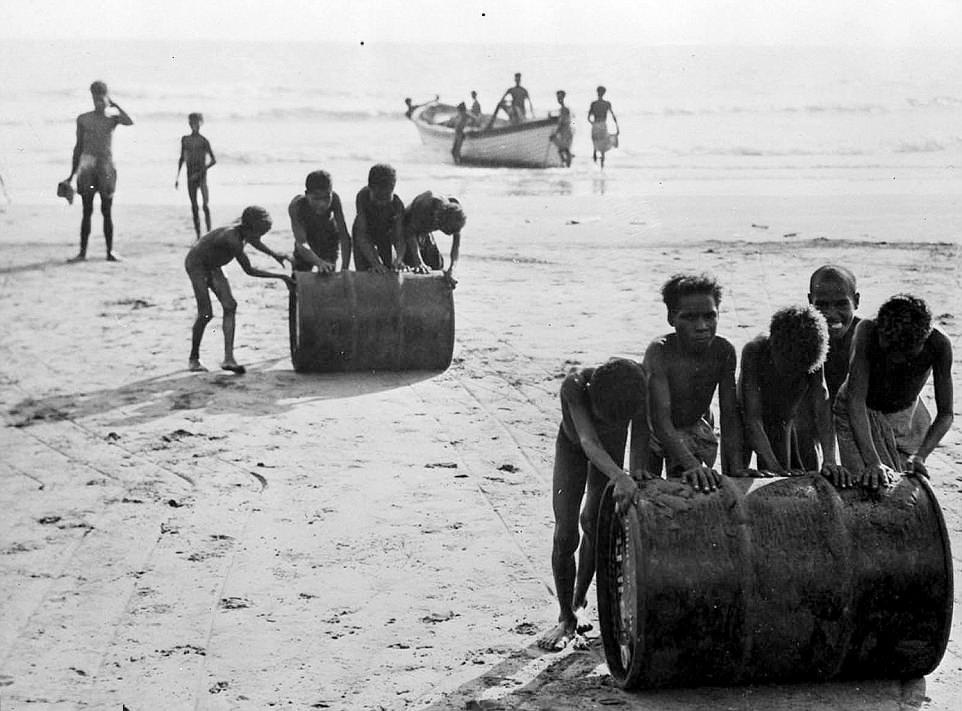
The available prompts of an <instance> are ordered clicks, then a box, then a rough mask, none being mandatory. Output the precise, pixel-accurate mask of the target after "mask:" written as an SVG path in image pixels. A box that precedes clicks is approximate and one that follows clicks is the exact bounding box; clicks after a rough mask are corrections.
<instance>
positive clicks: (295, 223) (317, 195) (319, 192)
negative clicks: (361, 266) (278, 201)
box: [287, 186, 351, 274]
mask: <svg viewBox="0 0 962 711" xmlns="http://www.w3.org/2000/svg"><path fill="white" fill-rule="evenodd" d="M302 199H304V200H307V202H308V204H309V205H310V207H311V210H313V211H314V212H315V213H317V214H318V215H325V214H327V213H329V212H330V211H331V210H332V209H334V208H333V205H334V202H333V201H334V191H333V189H332V188H331V187H330V186H329V187H326V188H318V189H316V190H306V191H304V196H303V198H302ZM297 201H298V198H295V199H294V200H292V201H291V204H290V205H289V206H288V208H287V214H288V215H289V216H290V218H291V231H292V232H293V233H294V251H295V253H296V254H297V256H299V257H301V258H303V259H305V260H307V261H308V262H310V263H311V264H313V265H314V266H315V267H317V271H318V272H320V273H321V274H331V273H333V272H335V271H337V265H336V264H335V263H333V262H329V261H327V260H325V259H322V258H321V257H320V255H318V254H316V253H315V252H314V250H313V249H311V245H310V243H309V242H308V241H307V232H306V231H305V229H304V226H303V225H302V224H301V220H300V218H299V217H298V216H297ZM337 205H338V206H339V205H340V203H339V202H338V203H337ZM334 223H335V224H336V225H337V233H338V236H339V238H340V244H341V271H347V270H348V268H349V267H350V266H351V235H350V234H349V233H348V231H347V225H346V224H345V222H344V212H343V210H342V209H340V207H338V208H337V209H334Z"/></svg>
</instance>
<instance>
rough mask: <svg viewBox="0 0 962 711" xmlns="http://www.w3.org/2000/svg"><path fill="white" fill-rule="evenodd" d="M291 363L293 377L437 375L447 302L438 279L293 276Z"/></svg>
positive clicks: (450, 313) (449, 322) (450, 320)
mask: <svg viewBox="0 0 962 711" xmlns="http://www.w3.org/2000/svg"><path fill="white" fill-rule="evenodd" d="M295 278H296V281H297V286H296V288H295V289H294V290H292V292H291V300H290V334H291V362H292V363H293V364H294V370H296V371H298V372H330V371H347V370H444V369H445V368H447V367H448V365H450V363H451V355H452V354H453V352H454V296H453V294H452V289H451V287H450V286H449V285H448V282H447V280H446V279H445V278H444V276H443V275H442V274H440V273H435V274H407V273H388V274H373V273H370V272H338V273H336V274H326V275H321V274H317V273H313V272H297V273H296V276H295Z"/></svg>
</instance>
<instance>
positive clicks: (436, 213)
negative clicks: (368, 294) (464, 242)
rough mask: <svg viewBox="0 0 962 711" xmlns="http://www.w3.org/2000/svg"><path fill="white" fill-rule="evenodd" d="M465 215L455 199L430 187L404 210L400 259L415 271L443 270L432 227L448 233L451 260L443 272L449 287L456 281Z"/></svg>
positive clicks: (420, 272)
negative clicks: (455, 271) (433, 190)
mask: <svg viewBox="0 0 962 711" xmlns="http://www.w3.org/2000/svg"><path fill="white" fill-rule="evenodd" d="M465 222H467V218H466V217H465V215H464V210H462V209H461V203H460V202H458V200H457V198H453V197H449V196H447V195H439V194H438V193H435V192H432V191H430V190H428V191H426V192H423V193H421V194H420V195H418V196H417V197H416V198H414V199H413V200H412V201H411V204H410V205H408V206H407V209H406V210H405V211H404V242H403V246H404V252H403V254H402V255H401V259H402V260H403V262H404V263H405V264H407V265H408V266H409V267H411V268H412V269H413V270H414V272H415V273H416V274H427V273H428V272H429V271H431V270H432V269H444V257H442V256H441V252H440V250H439V249H438V245H437V243H436V242H435V241H434V235H433V234H432V233H433V232H434V231H435V230H441V232H443V233H444V234H446V235H451V263H450V264H449V265H448V268H447V269H446V270H445V271H444V276H445V277H447V279H448V282H449V283H450V284H451V286H452V287H453V286H455V285H456V284H457V283H458V281H457V279H455V278H454V268H455V267H456V266H457V265H458V252H459V251H460V249H461V230H462V229H463V228H464V224H465Z"/></svg>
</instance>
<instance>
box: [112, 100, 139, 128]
mask: <svg viewBox="0 0 962 711" xmlns="http://www.w3.org/2000/svg"><path fill="white" fill-rule="evenodd" d="M108 101H109V102H110V105H111V106H113V107H114V108H115V109H117V123H119V124H120V125H121V126H133V125H134V120H133V119H132V118H130V116H128V115H127V112H126V111H124V110H123V109H122V108H120V107H119V106H118V105H117V104H115V103H114V100H113V99H108Z"/></svg>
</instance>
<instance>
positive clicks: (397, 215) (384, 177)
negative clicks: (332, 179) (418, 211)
mask: <svg viewBox="0 0 962 711" xmlns="http://www.w3.org/2000/svg"><path fill="white" fill-rule="evenodd" d="M396 184H397V173H396V172H395V171H394V168H392V167H391V166H389V165H387V164H385V163H378V164H377V165H375V166H372V167H371V169H370V170H369V171H368V173H367V186H366V187H363V188H361V189H360V190H359V191H358V193H357V198H356V199H355V206H356V207H357V217H355V218H354V225H353V227H352V229H351V234H352V235H353V237H354V268H355V269H357V271H359V272H360V271H365V270H370V271H372V272H376V273H378V274H381V273H383V272H386V271H387V270H389V269H392V268H395V269H397V268H400V267H403V265H402V264H400V263H399V262H398V261H397V259H396V257H395V256H394V255H396V254H399V253H400V252H401V243H402V241H403V240H404V203H403V202H401V198H399V197H398V196H397V195H395V194H394V186H395V185H396Z"/></svg>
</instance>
